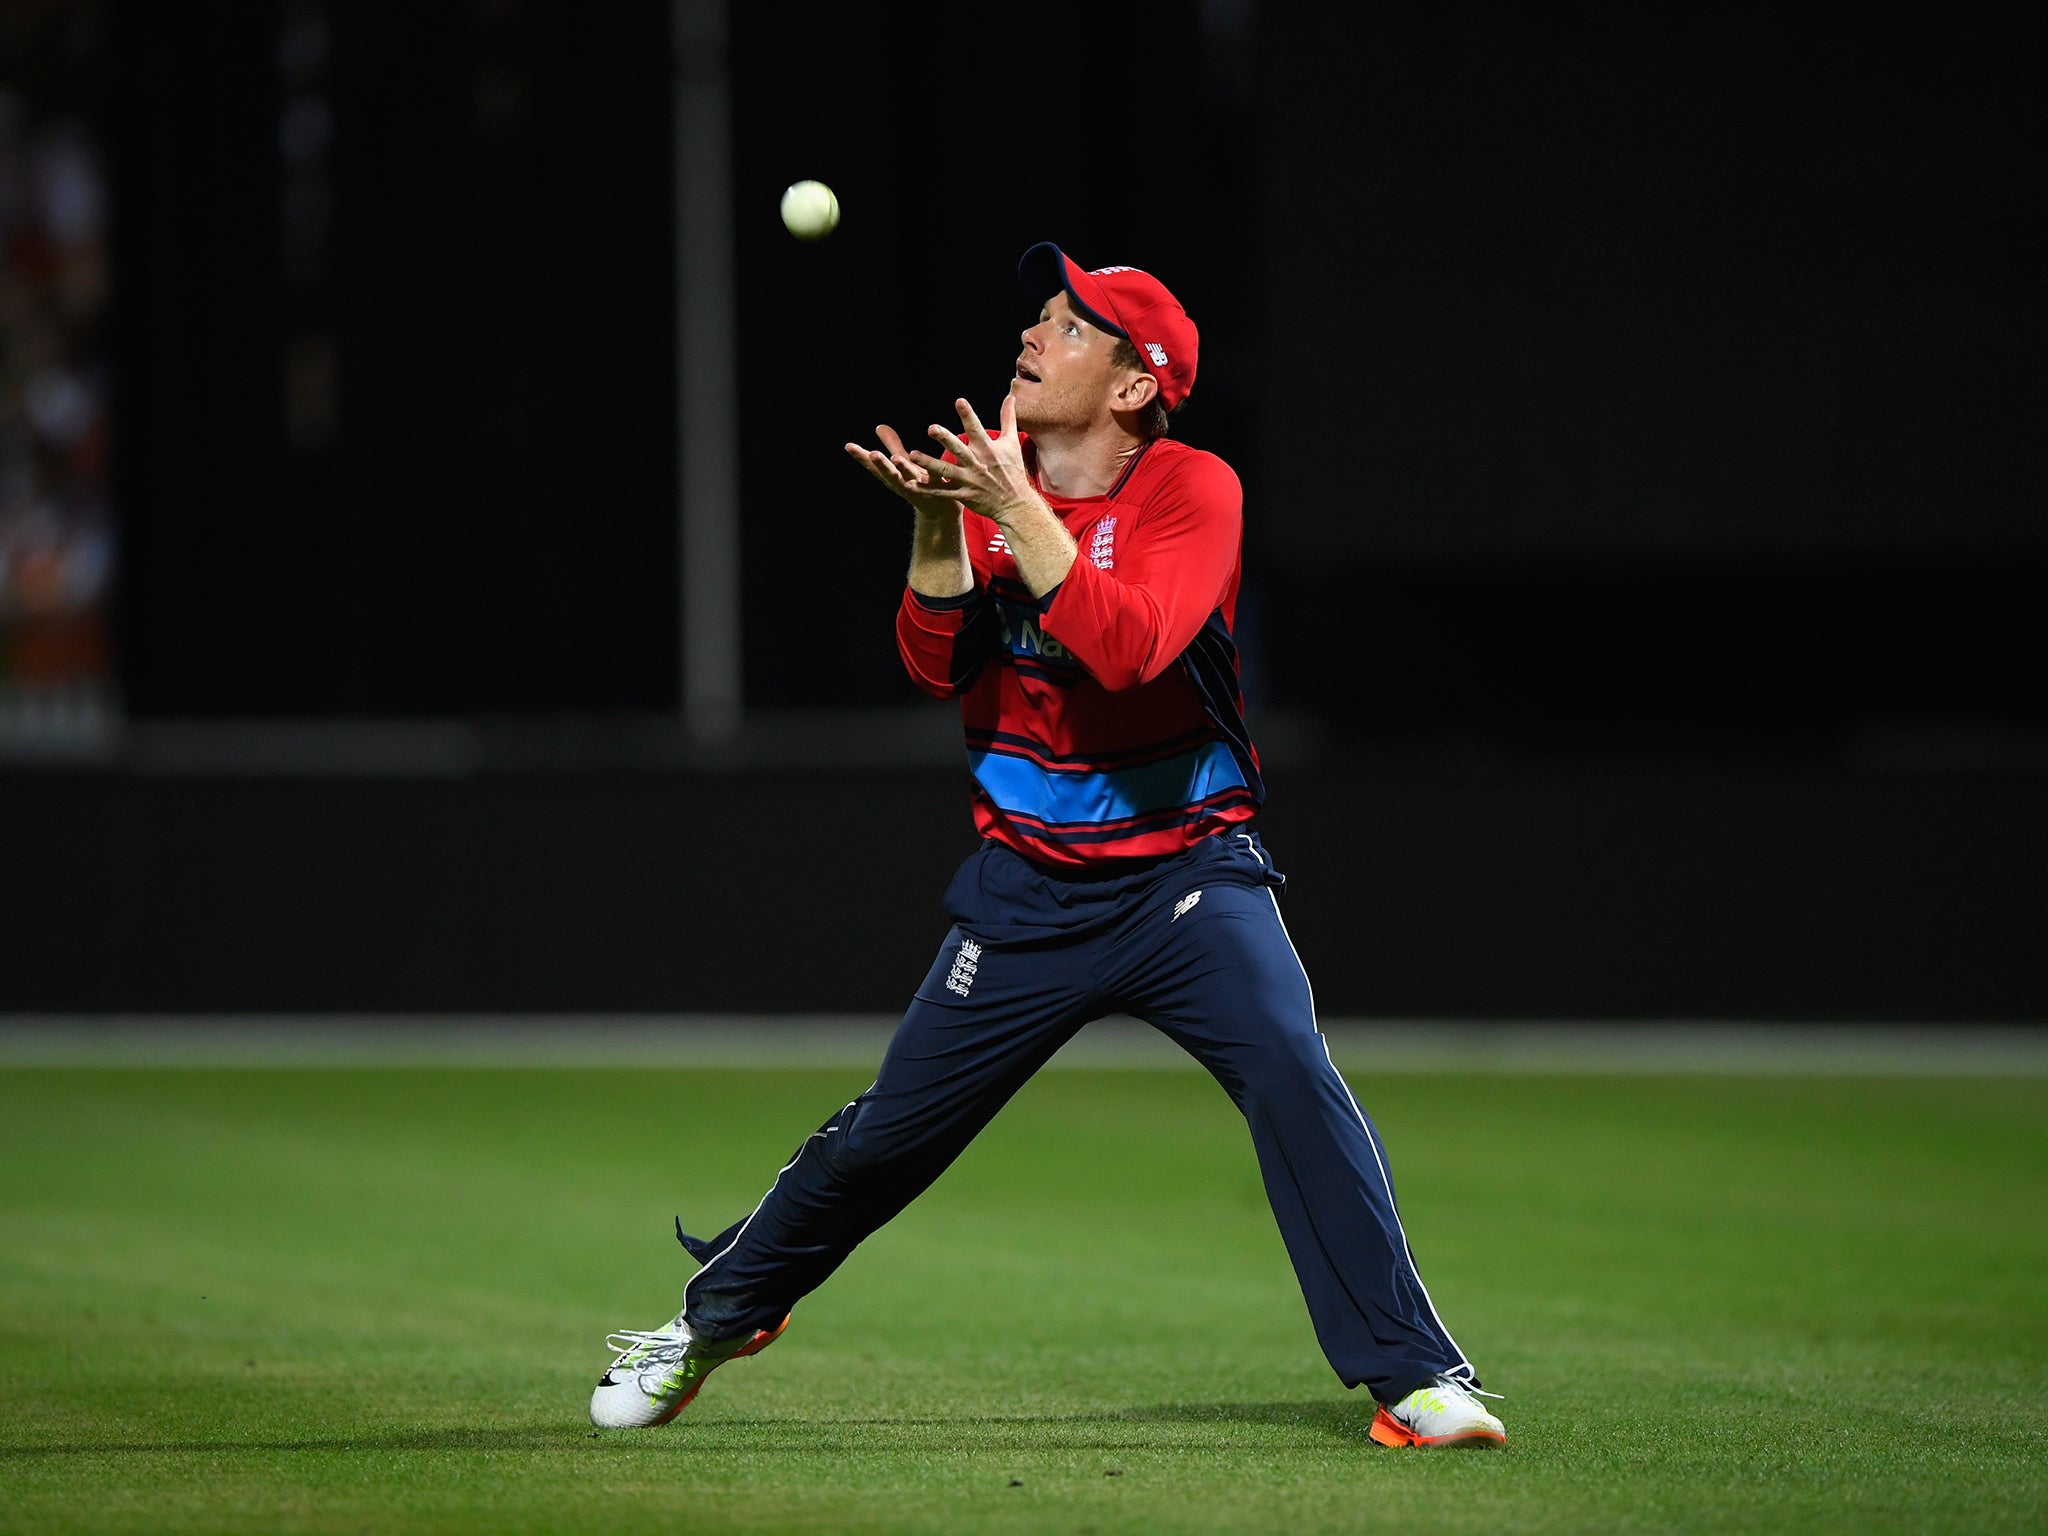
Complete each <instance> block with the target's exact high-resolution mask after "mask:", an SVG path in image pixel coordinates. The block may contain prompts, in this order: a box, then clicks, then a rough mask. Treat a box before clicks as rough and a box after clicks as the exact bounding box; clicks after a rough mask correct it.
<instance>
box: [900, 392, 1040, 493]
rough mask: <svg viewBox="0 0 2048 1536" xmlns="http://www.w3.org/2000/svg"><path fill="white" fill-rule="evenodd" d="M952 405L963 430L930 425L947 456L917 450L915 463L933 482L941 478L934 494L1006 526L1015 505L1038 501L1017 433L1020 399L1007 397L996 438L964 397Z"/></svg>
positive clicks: (913, 459)
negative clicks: (964, 504) (957, 502)
mask: <svg viewBox="0 0 2048 1536" xmlns="http://www.w3.org/2000/svg"><path fill="white" fill-rule="evenodd" d="M953 408H954V409H955V410H957V411H958V412H959V413H960V430H959V431H958V432H951V431H948V430H947V429H946V428H944V427H941V426H938V425H933V426H932V427H931V428H929V429H928V430H929V431H930V434H931V437H932V440H933V441H934V442H936V443H937V444H938V445H939V446H940V448H941V449H942V450H944V453H945V457H943V458H941V457H936V456H934V455H932V454H929V453H922V452H917V451H914V450H913V451H912V452H911V454H910V456H909V457H910V462H911V464H912V465H913V466H914V467H915V468H917V469H918V470H920V471H922V472H923V473H924V475H925V476H926V477H927V482H928V483H932V482H936V483H935V484H933V493H934V494H936V495H939V496H943V497H945V498H946V499H947V500H948V501H960V502H967V503H970V504H972V506H973V507H974V510H975V511H977V512H979V513H981V514H982V516H984V517H992V518H994V519H995V520H996V521H997V522H999V523H1004V524H1006V525H1007V523H1008V521H1009V513H1010V511H1011V510H1012V509H1014V508H1017V507H1020V506H1027V505H1032V504H1035V503H1036V502H1037V500H1038V496H1037V493H1036V492H1034V491H1033V490H1032V488H1031V474H1030V471H1028V470H1027V469H1026V468H1025V467H1024V441H1023V439H1022V438H1020V437H1019V436H1018V435H1017V402H1016V400H1015V398H1014V397H1012V396H1010V395H1004V396H1003V408H1002V411H1001V412H1000V414H999V416H998V418H997V426H998V427H999V429H1000V431H999V434H998V435H997V436H995V437H990V436H989V434H988V430H987V428H985V427H983V426H982V424H981V418H980V417H979V416H977V415H975V414H974V407H973V406H971V405H969V404H968V403H967V401H966V400H965V399H958V400H955V401H954V402H953Z"/></svg>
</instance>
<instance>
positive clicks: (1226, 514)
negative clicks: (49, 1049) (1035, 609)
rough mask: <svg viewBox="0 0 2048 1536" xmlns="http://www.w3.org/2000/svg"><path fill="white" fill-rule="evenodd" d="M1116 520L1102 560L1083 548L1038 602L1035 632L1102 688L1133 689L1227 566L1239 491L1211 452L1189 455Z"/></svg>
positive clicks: (1156, 668) (1203, 615)
mask: <svg viewBox="0 0 2048 1536" xmlns="http://www.w3.org/2000/svg"><path fill="white" fill-rule="evenodd" d="M1116 515H1117V517H1118V518H1119V519H1125V518H1130V519H1133V520H1132V521H1130V522H1129V523H1128V524H1127V526H1122V527H1119V528H1118V529H1117V530H1116V532H1115V535H1114V542H1113V544H1112V545H1111V546H1110V547H1111V548H1112V549H1113V551H1114V553H1113V555H1112V556H1111V557H1110V558H1111V561H1112V563H1111V564H1110V565H1109V566H1107V567H1103V566H1098V565H1097V564H1096V563H1095V561H1094V560H1093V559H1092V558H1091V557H1089V556H1087V555H1084V556H1082V557H1081V558H1080V559H1078V560H1076V561H1075V562H1074V564H1073V567H1072V568H1071V569H1070V570H1069V571H1068V572H1067V575H1066V579H1065V580H1064V581H1062V582H1061V583H1060V585H1059V587H1058V589H1057V590H1056V591H1055V592H1054V593H1053V594H1052V597H1051V600H1050V601H1049V602H1048V604H1047V606H1046V608H1045V632H1046V633H1047V634H1048V635H1052V636H1053V637H1055V638H1056V639H1058V641H1059V642H1060V644H1062V645H1064V646H1065V647H1066V648H1067V649H1068V650H1069V651H1070V652H1072V653H1073V656H1074V659H1075V660H1076V661H1078V662H1080V663H1081V665H1082V666H1084V667H1086V668H1087V669H1088V672H1089V674H1090V675H1091V676H1092V677H1094V679H1095V680H1096V681H1097V682H1099V683H1101V684H1102V686H1103V687H1105V688H1109V689H1112V690H1116V689H1124V688H1136V687H1138V686H1139V685H1140V684H1142V683H1149V682H1151V681H1152V679H1153V678H1155V677H1157V676H1159V674H1160V673H1162V672H1164V671H1165V670H1166V669H1167V668H1168V667H1170V666H1172V665H1173V664H1174V663H1175V662H1176V661H1178V660H1179V659H1180V654H1181V652H1183V651H1185V650H1186V649H1187V648H1188V645H1189V643H1190V642H1192V641H1193V640H1194V638H1195V636H1196V635H1197V634H1199V633H1200V632H1201V628H1202V626H1203V625H1204V624H1206V623H1207V622H1208V620H1209V615H1210V614H1212V613H1214V612H1215V611H1216V609H1217V606H1218V605H1219V604H1220V603H1222V601H1223V598H1224V594H1225V592H1226V591H1227V590H1228V588H1229V585H1230V578H1231V575H1232V573H1233V572H1234V571H1235V570H1236V569H1237V562H1238V550H1239V544H1240V542H1241V539H1242V535H1243V530H1244V490H1243V487H1242V485H1241V484H1240V483H1239V481H1238V478H1237V475H1236V473H1235V471H1233V470H1232V469H1231V468H1230V466H1229V465H1228V464H1226V463H1225V462H1224V461H1223V460H1221V459H1219V458H1217V457H1215V456H1214V455H1213V454H1190V455H1187V456H1185V458H1184V459H1183V460H1182V462H1181V463H1180V464H1179V465H1177V466H1176V469H1175V472H1174V474H1173V475H1172V477H1171V478H1170V479H1169V480H1168V481H1167V482H1166V483H1165V484H1163V485H1161V486H1158V487H1156V488H1155V489H1154V490H1153V492H1152V493H1151V494H1150V495H1149V496H1148V497H1147V498H1146V501H1145V503H1144V505H1143V506H1142V507H1141V508H1139V509H1137V510H1135V512H1124V511H1119V512H1117V513H1116Z"/></svg>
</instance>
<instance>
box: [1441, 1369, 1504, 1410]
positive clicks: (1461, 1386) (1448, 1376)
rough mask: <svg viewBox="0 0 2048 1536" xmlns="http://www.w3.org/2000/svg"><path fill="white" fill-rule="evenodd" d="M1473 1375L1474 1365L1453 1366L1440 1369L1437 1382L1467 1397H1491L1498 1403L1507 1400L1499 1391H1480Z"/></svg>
mask: <svg viewBox="0 0 2048 1536" xmlns="http://www.w3.org/2000/svg"><path fill="white" fill-rule="evenodd" d="M1472 1376H1473V1371H1472V1367H1471V1365H1470V1364H1469V1363H1467V1364H1464V1365H1457V1366H1453V1367H1451V1369H1450V1370H1448V1371H1438V1372H1437V1374H1436V1382H1437V1385H1438V1386H1440V1387H1445V1388H1448V1389H1449V1390H1450V1391H1452V1392H1456V1393H1459V1394H1461V1395H1462V1396H1465V1397H1490V1398H1492V1399H1493V1400H1494V1401H1495V1402H1496V1403H1504V1402H1506V1401H1507V1398H1506V1397H1505V1396H1504V1395H1503V1394H1501V1393H1499V1392H1482V1391H1480V1390H1479V1385H1478V1383H1477V1382H1475V1381H1474V1380H1473V1379H1472Z"/></svg>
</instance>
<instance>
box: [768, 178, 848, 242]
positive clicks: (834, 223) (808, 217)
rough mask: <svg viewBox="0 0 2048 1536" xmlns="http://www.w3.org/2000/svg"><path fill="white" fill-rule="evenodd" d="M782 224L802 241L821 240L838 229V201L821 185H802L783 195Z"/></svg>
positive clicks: (793, 184) (821, 183) (809, 183)
mask: <svg viewBox="0 0 2048 1536" xmlns="http://www.w3.org/2000/svg"><path fill="white" fill-rule="evenodd" d="M782 222H783V223H784V224H786V225H788V226H789V232H790V233H791V234H792V235H795V236H796V237H797V239H799V240H822V239H824V238H825V237H826V236H827V235H829V234H831V233H832V231H833V230H835V229H837V228H838V227H839V198H838V196H837V194H835V193H834V192H833V190H832V189H831V188H830V187H828V186H826V185H825V183H823V182H822V181H799V182H794V183H792V184H791V185H790V187H789V188H788V190H786V191H785V192H784V193H783V194H782Z"/></svg>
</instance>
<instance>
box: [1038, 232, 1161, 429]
mask: <svg viewBox="0 0 2048 1536" xmlns="http://www.w3.org/2000/svg"><path fill="white" fill-rule="evenodd" d="M1017 279H1018V281H1019V282H1021V283H1022V284H1023V285H1024V291H1025V292H1026V293H1028V294H1029V295H1030V296H1031V297H1032V298H1034V299H1036V300H1037V301H1038V302H1039V303H1041V304H1043V303H1044V302H1045V301H1046V300H1047V299H1049V298H1051V297H1052V296H1053V295H1054V294H1056V293H1058V292H1059V291H1060V290H1061V289H1062V288H1064V289H1065V290H1066V292H1067V297H1068V298H1069V299H1071V300H1072V301H1073V305H1074V308H1076V309H1078V310H1079V311H1080V312H1081V314H1082V317H1083V318H1084V319H1086V320H1087V321H1088V323H1089V324H1090V325H1093V326H1095V327H1097V328H1098V329H1100V330H1105V331H1108V332H1110V333H1111V334H1113V335H1117V336H1122V337H1124V338H1125V339H1126V340H1128V341H1129V342H1130V343H1131V345H1132V346H1134V347H1136V348H1137V349H1138V356H1139V358H1140V359H1141V360H1142V361H1143V362H1144V365H1145V371H1146V372H1147V373H1149V374H1151V375H1152V377H1153V378H1155V379H1157V380H1158V381H1159V400H1160V403H1161V404H1162V405H1164V406H1165V407H1166V408H1167V409H1168V410H1169V411H1170V410H1172V409H1173V408H1174V407H1175V406H1176V405H1179V404H1180V403H1181V401H1183V400H1185V399H1187V397H1188V391H1189V390H1191V389H1193V388H1194V387H1195V352H1196V343H1197V340H1198V338H1197V336H1196V333H1195V322H1194V321H1192V320H1190V319H1189V318H1188V312H1187V311H1186V310H1185V309H1183V308H1181V304H1180V300H1179V299H1176V298H1175V297H1174V296H1173V295H1172V294H1171V293H1169V292H1167V289H1166V284H1164V283H1162V282H1160V281H1159V279H1158V278H1156V277H1154V276H1153V275H1152V274H1151V273H1149V272H1140V271H1139V270H1138V269H1137V268H1136V267H1097V268H1096V269H1095V270H1094V271H1092V272H1090V271H1087V270H1085V269H1083V268H1082V267H1081V266H1080V265H1078V264H1077V263H1076V262H1075V261H1074V259H1073V258H1072V257H1071V256H1068V255H1067V254H1066V253H1065V252H1064V251H1062V250H1061V249H1060V248H1059V247H1058V246H1056V245H1054V244H1052V243H1051V242H1050V241H1041V242H1040V243H1039V244H1037V245H1034V246H1032V247H1031V249H1030V250H1028V251H1026V252H1025V253H1024V258H1023V260H1021V261H1019V262H1018V263H1017Z"/></svg>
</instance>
